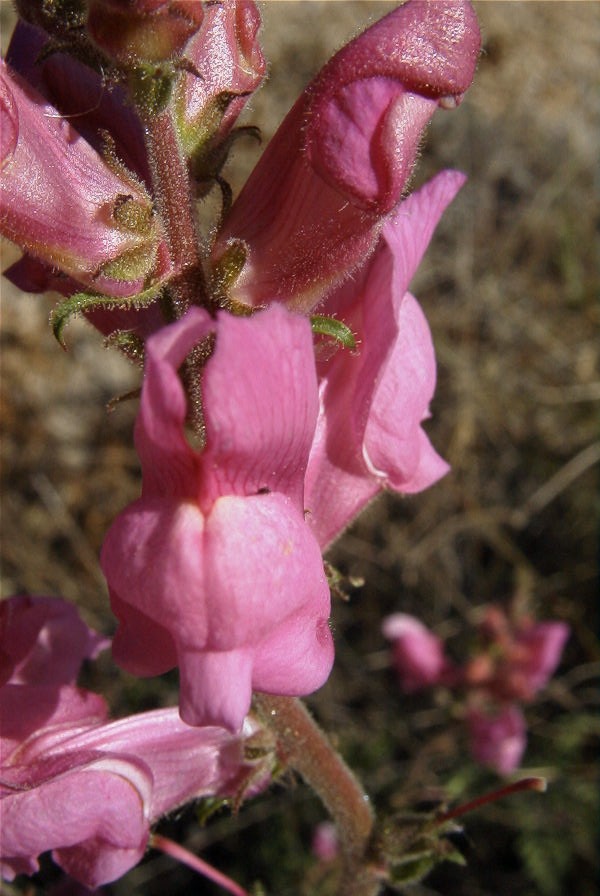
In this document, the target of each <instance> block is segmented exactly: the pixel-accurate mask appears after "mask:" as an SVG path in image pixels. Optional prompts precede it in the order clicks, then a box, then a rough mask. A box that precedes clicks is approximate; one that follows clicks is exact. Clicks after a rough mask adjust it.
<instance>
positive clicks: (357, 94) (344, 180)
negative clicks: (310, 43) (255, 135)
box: [214, 0, 480, 311]
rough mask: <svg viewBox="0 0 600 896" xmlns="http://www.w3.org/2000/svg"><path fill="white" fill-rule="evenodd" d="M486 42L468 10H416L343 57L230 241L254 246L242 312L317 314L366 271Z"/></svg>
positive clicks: (315, 87)
mask: <svg viewBox="0 0 600 896" xmlns="http://www.w3.org/2000/svg"><path fill="white" fill-rule="evenodd" d="M479 46H480V36H479V29H478V26H477V21H476V18H475V13H474V12H473V9H472V7H471V4H470V3H468V2H466V0H435V2H428V0H409V2H408V3H406V4H403V5H402V6H400V7H399V8H398V9H396V10H394V11H392V12H391V13H389V14H388V15H387V16H385V17H384V18H383V19H381V20H380V21H379V22H376V23H375V24H374V25H373V26H371V28H369V29H368V30H367V31H365V32H364V33H363V34H361V35H359V36H358V37H357V38H356V39H355V40H353V41H352V42H350V43H349V44H347V45H346V46H345V47H344V48H343V49H342V50H340V52H339V53H337V54H336V55H335V56H334V57H333V58H332V59H331V60H330V61H329V62H328V63H327V65H326V66H325V67H324V68H323V70H322V71H321V72H320V74H319V75H318V76H317V78H316V79H315V80H314V81H313V82H312V84H310V85H309V87H308V88H307V89H306V90H305V91H304V93H303V94H302V95H301V97H300V98H299V100H298V101H297V102H296V104H295V106H294V107H293V109H292V110H291V112H290V113H289V114H288V116H287V118H286V119H285V121H284V122H283V124H282V125H281V127H280V128H279V130H278V131H277V133H276V134H275V136H274V137H273V139H272V140H271V142H270V144H269V146H268V147H267V149H266V151H265V153H264V154H263V156H262V158H261V159H260V161H259V163H258V165H257V166H256V168H255V169H254V171H253V173H252V174H251V176H250V178H249V180H248V182H247V184H246V186H245V187H244V189H243V190H242V192H241V194H240V196H239V197H238V199H237V200H236V202H235V203H234V205H233V208H232V210H231V213H230V215H229V216H228V218H227V219H226V221H225V223H224V226H223V228H222V230H221V232H220V234H219V235H218V238H217V241H216V245H215V253H214V254H215V257H217V258H218V257H219V256H221V255H223V253H225V252H226V251H227V248H228V246H229V245H231V243H232V242H236V241H238V242H239V241H242V243H243V244H244V246H245V247H246V252H247V259H246V263H245V266H244V268H243V270H242V271H241V274H240V276H239V277H238V279H237V281H236V282H235V284H234V286H233V287H232V290H231V297H232V298H233V299H234V300H235V301H238V302H245V303H247V304H250V305H261V304H264V303H265V302H270V301H273V299H279V300H280V301H285V302H287V303H288V304H289V305H291V306H292V307H294V308H297V309H299V310H302V311H308V310H309V309H310V308H311V307H313V306H314V305H315V304H316V303H317V302H318V301H319V300H320V299H321V298H322V296H323V295H324V293H325V292H326V291H327V290H328V289H329V288H330V287H331V286H332V285H333V284H335V283H336V282H338V281H339V280H340V279H341V278H342V277H344V276H345V275H347V274H348V273H349V272H351V271H352V270H353V269H355V268H356V267H357V266H358V265H359V264H361V263H363V262H364V259H365V257H366V255H368V254H369V252H371V251H372V249H373V248H374V246H375V244H376V241H377V238H378V236H379V233H380V231H381V227H382V225H383V223H384V221H385V217H386V215H387V214H389V212H391V211H392V210H393V209H394V207H395V206H396V205H397V203H398V201H399V200H400V198H401V195H402V191H403V190H404V189H405V187H406V184H407V181H408V178H409V176H410V173H411V171H412V167H413V164H414V161H415V157H416V153H417V149H418V146H419V141H420V138H421V133H422V131H423V129H424V127H425V125H426V124H427V122H428V121H429V119H430V118H431V116H432V115H433V113H434V111H435V109H436V108H437V107H438V105H445V106H452V105H457V104H458V103H459V102H460V100H461V98H462V95H463V94H464V92H465V91H466V90H467V88H468V87H469V85H470V83H471V80H472V78H473V73H474V70H475V64H476V61H477V56H478V54H479Z"/></svg>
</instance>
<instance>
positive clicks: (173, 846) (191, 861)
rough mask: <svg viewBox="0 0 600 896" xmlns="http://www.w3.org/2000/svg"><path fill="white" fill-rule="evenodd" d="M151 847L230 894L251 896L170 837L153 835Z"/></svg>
mask: <svg viewBox="0 0 600 896" xmlns="http://www.w3.org/2000/svg"><path fill="white" fill-rule="evenodd" d="M150 846H151V847H152V848H153V849H158V850H160V851H161V852H164V853H165V854H166V855H168V856H171V858H173V859H176V860H177V861H178V862H181V863H182V864H183V865H187V866H188V868H191V869H192V870H193V871H197V872H198V873H199V874H202V875H204V877H207V878H208V879H209V880H212V881H213V883H215V884H218V886H220V887H223V889H224V890H227V892H228V893H232V894H233V896H249V894H248V892H247V890H244V889H242V887H240V886H239V884H236V882H235V881H234V880H231V878H230V877H227V875H226V874H223V873H222V872H221V871H218V870H217V869H216V868H213V866H212V865H209V864H208V862H205V861H204V860H203V859H201V858H199V857H198V856H195V855H194V853H192V852H190V851H189V850H188V849H185V848H184V847H183V846H180V845H179V844H178V843H175V842H174V841H173V840H169V838H168V837H163V836H162V835H161V834H152V836H151V837H150Z"/></svg>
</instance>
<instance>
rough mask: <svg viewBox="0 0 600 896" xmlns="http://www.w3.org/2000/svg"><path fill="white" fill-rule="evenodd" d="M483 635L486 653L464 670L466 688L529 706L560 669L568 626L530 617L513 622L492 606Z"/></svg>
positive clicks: (482, 631) (478, 656)
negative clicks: (525, 703)
mask: <svg viewBox="0 0 600 896" xmlns="http://www.w3.org/2000/svg"><path fill="white" fill-rule="evenodd" d="M480 635H481V637H482V639H483V642H484V643H483V645H482V647H483V649H482V651H481V652H480V653H479V654H477V655H476V656H475V657H474V658H472V659H471V660H470V661H469V663H467V664H466V666H465V667H464V670H463V674H462V677H463V680H464V683H465V685H467V686H468V687H470V688H472V689H473V688H477V689H479V690H481V691H484V692H485V693H486V694H487V695H488V696H490V697H492V698H493V699H497V700H501V701H511V700H518V701H525V702H529V701H531V700H533V699H534V697H535V695H536V694H537V693H538V691H540V690H541V689H542V688H543V687H545V686H546V684H547V683H548V681H549V679H550V678H551V676H552V675H553V673H554V671H555V669H556V667H557V666H558V664H559V662H560V658H561V655H562V651H563V648H564V645H565V642H566V640H567V638H568V637H569V626H568V625H567V624H566V623H564V622H534V621H533V620H532V619H530V618H529V617H522V618H518V619H516V620H512V619H511V618H510V617H509V616H507V615H506V613H505V612H504V611H503V610H502V609H501V608H500V607H496V606H490V607H488V608H487V610H486V614H485V616H484V619H483V621H482V624H481V626H480Z"/></svg>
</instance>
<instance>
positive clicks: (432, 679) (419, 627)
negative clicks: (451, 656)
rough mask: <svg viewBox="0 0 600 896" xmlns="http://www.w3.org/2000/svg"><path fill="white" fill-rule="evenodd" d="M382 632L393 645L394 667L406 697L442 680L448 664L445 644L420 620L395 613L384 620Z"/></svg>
mask: <svg viewBox="0 0 600 896" xmlns="http://www.w3.org/2000/svg"><path fill="white" fill-rule="evenodd" d="M382 631H383V634H384V635H385V637H386V638H388V639H389V640H390V641H393V644H394V666H395V668H396V672H397V674H398V680H399V683H400V687H401V689H402V690H403V691H404V692H405V693H406V694H411V693H413V692H414V691H418V690H421V689H422V688H427V687H431V686H432V685H435V684H438V683H440V682H441V681H442V677H443V673H444V672H445V670H446V668H447V666H448V661H447V660H446V657H445V656H444V646H443V643H442V641H441V640H440V639H439V638H438V637H437V636H436V635H434V634H433V633H432V632H430V631H429V630H428V629H427V628H426V627H425V626H424V625H423V624H422V623H421V622H420V621H419V620H418V619H415V617H414V616H409V615H407V614H406V613H394V614H392V615H391V616H387V617H386V619H384V621H383V625H382Z"/></svg>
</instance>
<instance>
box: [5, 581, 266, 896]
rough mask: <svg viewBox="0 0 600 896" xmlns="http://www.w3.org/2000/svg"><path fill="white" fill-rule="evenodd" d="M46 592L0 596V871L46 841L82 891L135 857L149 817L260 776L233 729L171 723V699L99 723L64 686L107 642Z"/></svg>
mask: <svg viewBox="0 0 600 896" xmlns="http://www.w3.org/2000/svg"><path fill="white" fill-rule="evenodd" d="M108 643H109V642H108V639H106V638H103V637H101V636H99V635H98V634H97V633H96V632H94V631H93V630H92V629H89V628H88V627H87V626H86V625H85V624H84V623H83V622H82V621H81V619H80V618H79V615H78V613H77V611H76V610H75V608H74V607H73V606H71V605H69V604H67V603H66V602H65V601H62V600H60V599H58V598H46V597H35V598H31V597H25V596H17V597H13V598H8V599H6V600H3V601H2V603H1V604H0V657H1V658H2V660H3V673H4V678H5V679H6V680H4V682H3V684H2V685H1V686H0V715H1V717H2V736H1V737H0V814H1V818H2V824H1V825H0V874H1V875H2V877H3V878H4V879H5V880H13V878H14V877H15V875H17V874H33V873H35V872H36V871H37V870H38V867H39V866H38V857H39V855H40V854H41V853H43V852H47V851H48V850H52V855H53V858H54V860H55V861H56V862H57V864H58V865H60V866H61V868H63V869H64V870H65V871H66V872H67V873H68V874H70V875H71V876H72V877H74V878H75V879H76V880H78V881H80V882H81V883H82V884H85V885H86V886H88V887H90V888H95V887H98V886H101V885H102V884H104V883H108V882H109V881H111V880H115V879H116V878H117V877H120V876H121V875H123V874H125V872H126V871H128V870H129V869H130V868H133V867H134V865H136V864H137V863H138V861H139V860H140V859H141V858H142V856H143V855H144V852H145V851H146V849H147V846H148V838H149V835H150V828H151V826H152V825H153V824H154V823H155V822H156V821H157V820H158V819H159V818H160V817H161V816H162V815H164V814H165V813H167V812H170V811H172V810H173V809H176V808H177V807H178V806H180V805H182V804H183V803H186V802H189V801H190V800H192V799H196V798H199V797H203V796H211V797H213V796H219V797H222V798H225V797H228V796H236V797H240V796H241V795H242V794H243V795H244V796H245V795H247V794H249V793H251V792H252V793H254V792H257V791H258V790H260V789H261V788H262V787H264V786H266V784H267V783H268V782H269V780H270V775H269V772H268V768H267V764H265V765H263V766H261V765H260V762H261V759H260V758H259V759H258V760H253V761H249V760H247V759H246V757H245V754H244V741H245V740H246V739H247V738H249V737H251V736H252V735H253V734H256V732H257V731H259V730H260V727H259V725H258V723H257V722H256V721H254V720H252V719H250V718H248V719H246V720H245V721H244V724H243V727H242V731H241V734H240V736H239V737H237V736H232V735H231V734H230V733H229V732H228V731H226V730H225V729H223V728H217V727H206V728H198V727H191V726H189V725H186V724H185V723H184V722H182V721H181V719H180V717H179V713H178V711H177V709H176V708H168V709H159V710H153V711H151V712H145V713H139V714H137V715H133V716H128V717H126V718H123V719H119V720H115V721H111V720H110V719H109V718H108V708H107V706H106V703H105V701H104V699H103V698H102V697H101V696H100V695H98V694H94V693H92V692H90V691H86V690H83V689H81V688H78V687H77V686H76V684H75V681H76V677H77V674H78V672H79V667H80V666H81V663H82V661H83V660H84V659H85V658H93V657H95V656H96V655H97V653H98V651H99V650H100V649H103V648H105V647H107V646H108Z"/></svg>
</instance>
